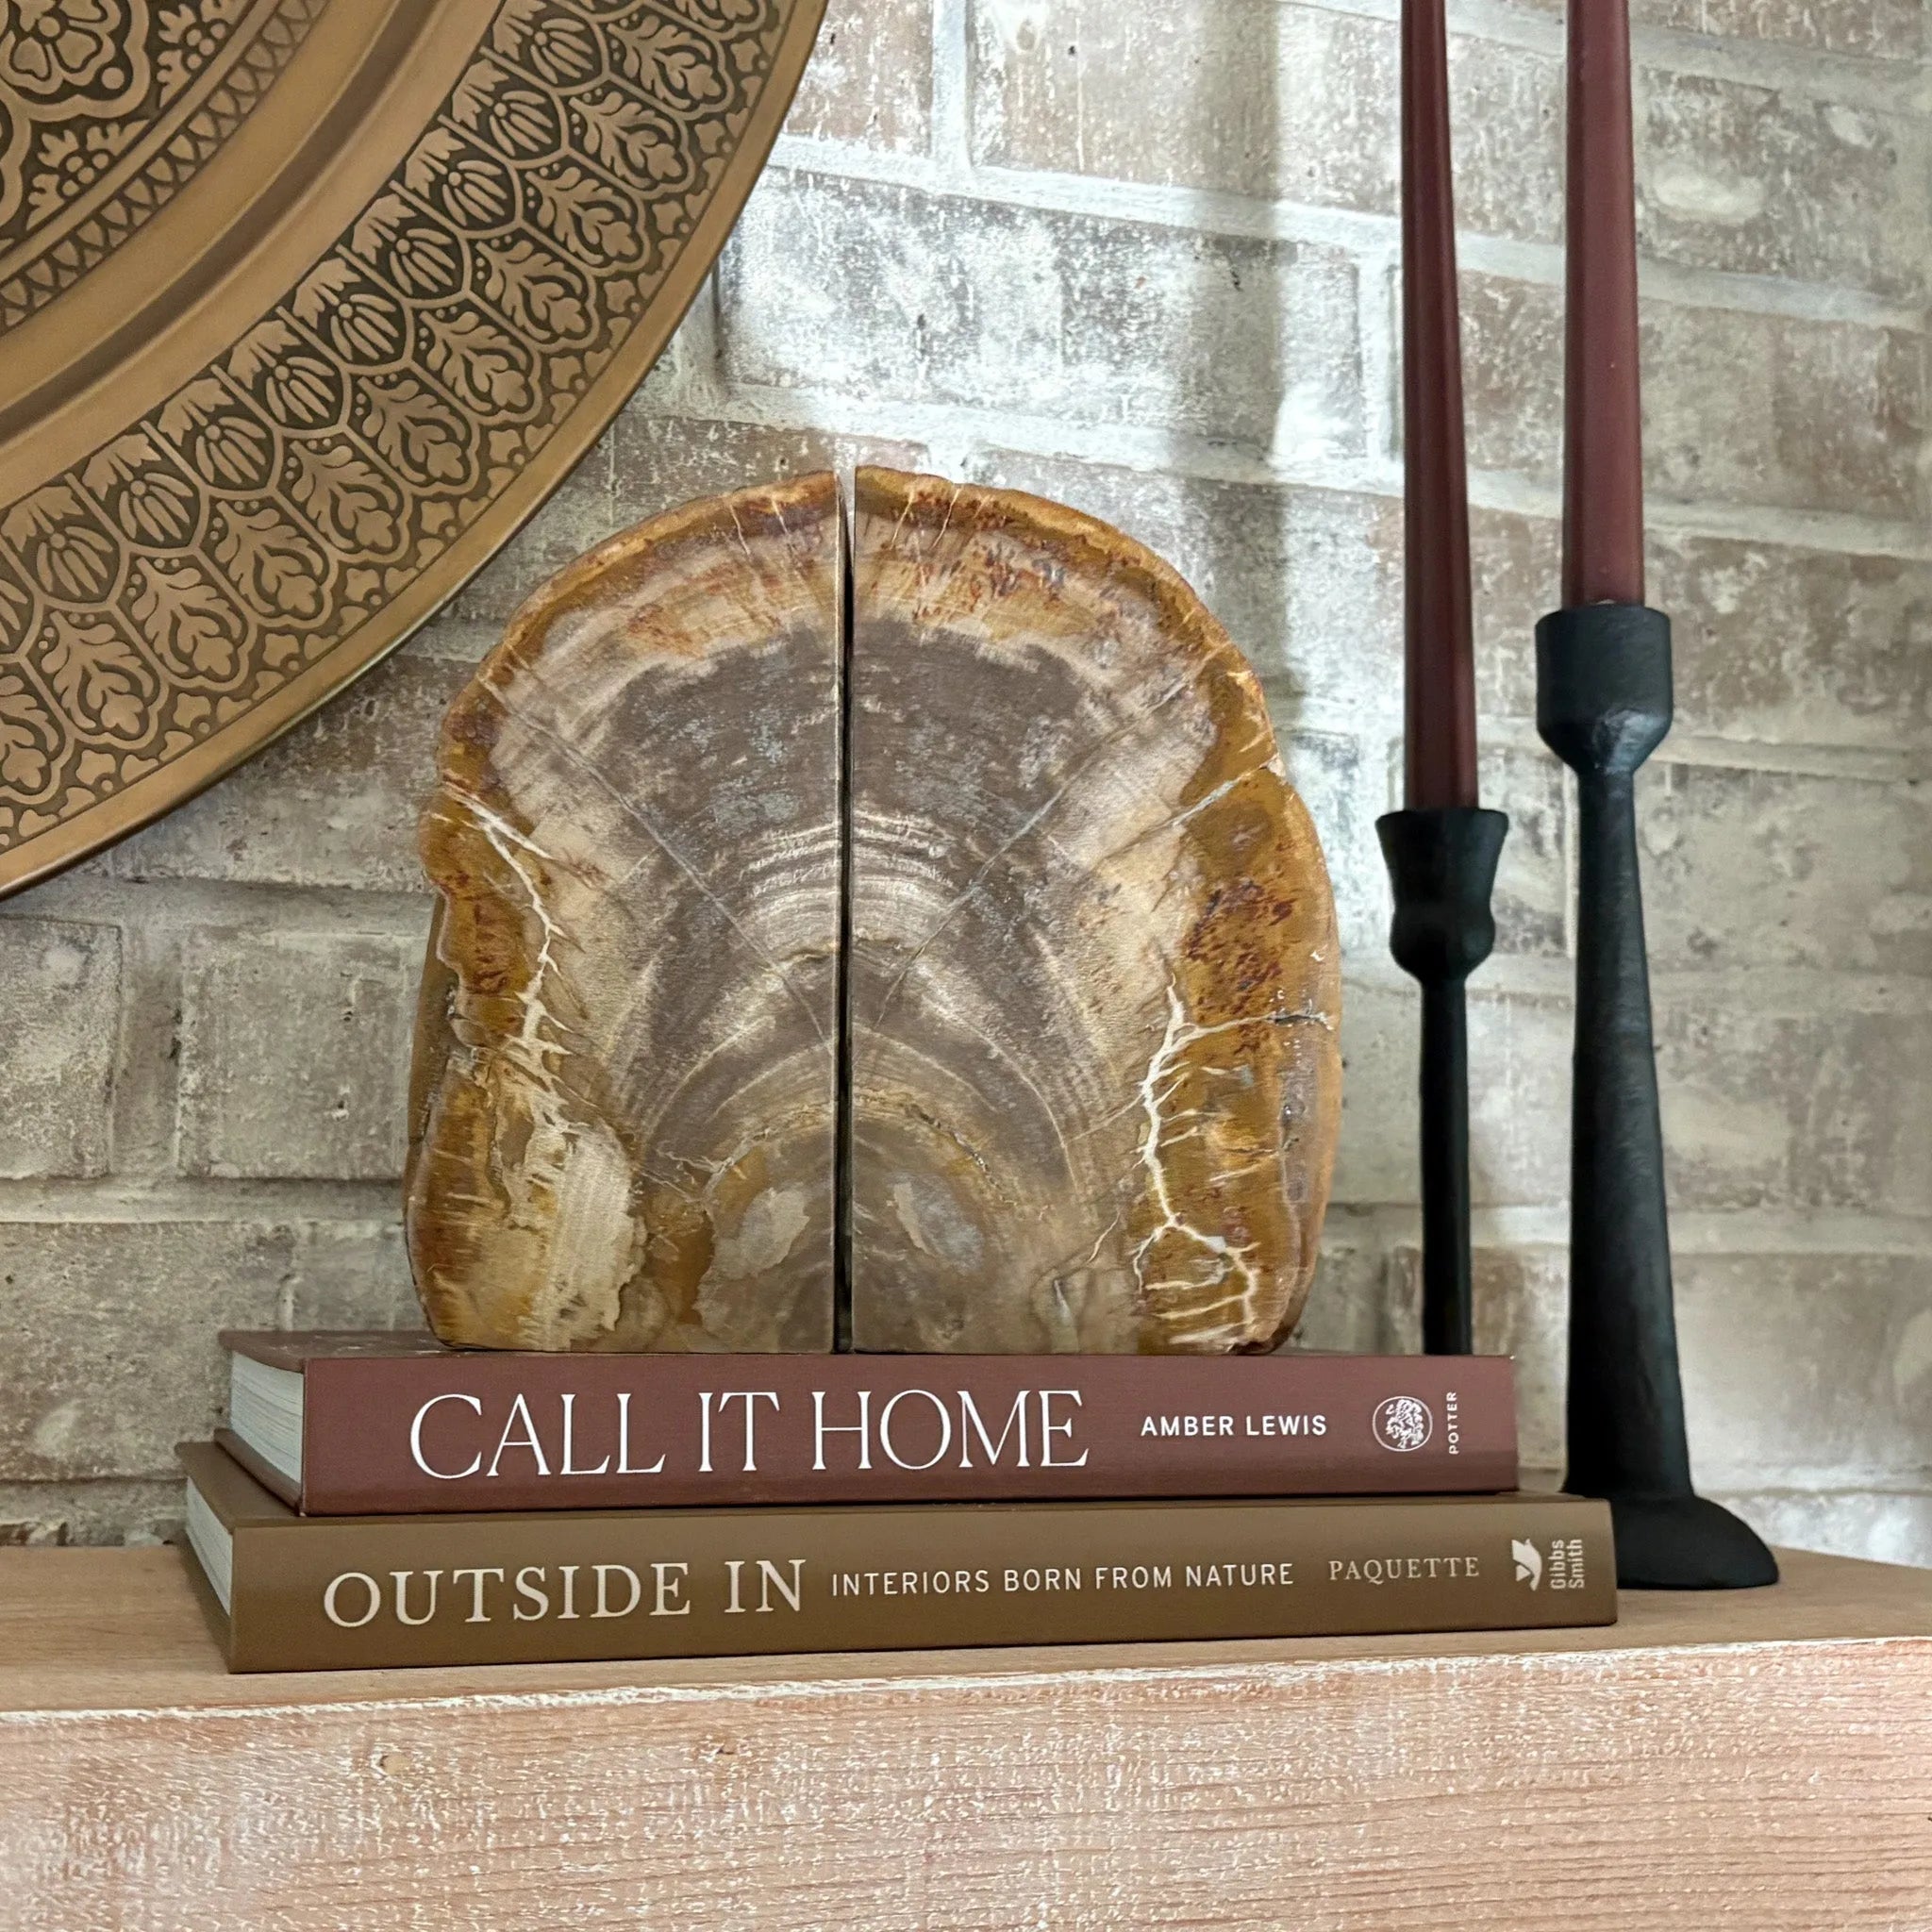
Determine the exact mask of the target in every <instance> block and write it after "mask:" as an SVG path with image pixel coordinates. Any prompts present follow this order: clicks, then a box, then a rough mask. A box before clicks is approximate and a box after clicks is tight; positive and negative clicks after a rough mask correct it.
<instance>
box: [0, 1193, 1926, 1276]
mask: <svg viewBox="0 0 1932 1932" xmlns="http://www.w3.org/2000/svg"><path fill="white" fill-rule="evenodd" d="M401 1213H402V1191H401V1187H400V1185H399V1184H394V1185H392V1184H390V1183H386V1182H374V1181H368V1182H346V1181H320V1180H315V1181H246V1180H234V1181H216V1180H177V1181H175V1182H174V1183H171V1184H168V1185H166V1186H162V1187H156V1188H152V1189H143V1190H133V1189H129V1188H127V1187H126V1186H125V1183H120V1182H116V1181H114V1180H111V1179H104V1180H101V1181H93V1182H89V1181H63V1182H45V1183H30V1182H24V1181H5V1182H0V1227H8V1226H18V1227H27V1226H63V1227H64V1226H73V1227H123V1226H152V1225H180V1224H207V1223H213V1224H224V1225H230V1226H250V1225H263V1224H268V1225H284V1224H314V1225H318V1226H326V1227H329V1228H331V1229H335V1230H338V1231H341V1230H359V1231H362V1232H388V1231H390V1230H391V1229H392V1228H394V1227H395V1226H397V1225H398V1224H399V1222H400V1219H401ZM1568 1213H1569V1209H1568V1207H1567V1204H1566V1203H1565V1202H1564V1201H1562V1200H1561V1199H1557V1198H1552V1199H1549V1200H1543V1201H1524V1202H1507V1203H1494V1204H1483V1205H1478V1206H1477V1207H1476V1208H1474V1211H1473V1214H1472V1235H1473V1238H1474V1241H1475V1242H1476V1244H1477V1245H1478V1246H1480V1247H1498V1248H1511V1249H1517V1250H1522V1249H1528V1248H1562V1247H1565V1246H1567V1245H1568V1242H1569V1222H1568ZM1420 1228H1421V1221H1420V1210H1419V1208H1417V1207H1416V1206H1415V1204H1414V1203H1413V1202H1411V1201H1407V1200H1392V1201H1391V1200H1382V1199H1377V1198H1374V1197H1350V1196H1347V1195H1338V1196H1337V1197H1336V1199H1335V1200H1334V1202H1333V1203H1332V1204H1331V1210H1330V1214H1329V1217H1328V1223H1327V1225H1326V1227H1325V1229H1324V1240H1325V1241H1328V1242H1331V1243H1334V1244H1338V1245H1349V1246H1357V1247H1358V1246H1360V1245H1361V1243H1362V1238H1363V1237H1364V1236H1368V1237H1370V1238H1371V1239H1372V1240H1373V1241H1374V1243H1375V1244H1376V1245H1377V1246H1378V1247H1380V1248H1381V1249H1383V1250H1384V1251H1390V1250H1393V1249H1397V1248H1402V1247H1407V1246H1412V1245H1413V1244H1414V1242H1415V1241H1416V1239H1417V1238H1418V1237H1419V1234H1420ZM1671 1233H1672V1246H1673V1249H1674V1251H1675V1252H1677V1253H1680V1254H1684V1255H1694V1256H1698V1257H1705V1258H1710V1257H1724V1256H1733V1255H1736V1256H1754V1255H1772V1254H1805V1255H1872V1256H1886V1255H1896V1256H1902V1257H1916V1256H1921V1255H1924V1256H1928V1257H1932V1217H1925V1218H1916V1217H1913V1216H1909V1215H1900V1214H1893V1213H1887V1212H1883V1211H1880V1210H1870V1211H1865V1210H1857V1209H1851V1208H1828V1209H1818V1208H1774V1207H1766V1208H1681V1209H1677V1210H1675V1211H1674V1212H1673V1214H1672V1217H1671ZM1927 1294H1928V1297H1932V1279H1928V1282H1927Z"/></svg>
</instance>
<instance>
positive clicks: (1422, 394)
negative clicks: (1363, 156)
mask: <svg viewBox="0 0 1932 1932" xmlns="http://www.w3.org/2000/svg"><path fill="white" fill-rule="evenodd" d="M1442 4H1443V0H1403V7H1402V448H1403V467H1404V476H1405V483H1406V489H1405V492H1404V525H1405V530H1406V548H1407V567H1406V573H1405V575H1406V586H1405V588H1406V592H1407V599H1406V611H1405V618H1406V625H1405V636H1406V661H1405V672H1406V676H1405V683H1404V690H1405V693H1406V698H1407V702H1406V705H1405V738H1404V744H1405V757H1404V773H1403V776H1404V789H1403V802H1404V803H1405V804H1406V805H1407V806H1408V807H1409V808H1410V809H1412V810H1413V809H1418V808H1420V809H1425V810H1426V809H1432V808H1440V807H1443V806H1472V805H1474V803H1475V802H1476V800H1475V658H1474V648H1473V646H1472V643H1471V636H1470V614H1469V613H1470V602H1469V481H1468V475H1467V472H1466V470H1465V468H1464V462H1463V451H1462V344H1461V337H1460V319H1459V308H1458V304H1457V292H1456V198H1455V190H1454V185H1453V180H1452V175H1451V167H1450V158H1449V49H1448V36H1447V33H1446V31H1445V28H1444V26H1443V19H1442Z"/></svg>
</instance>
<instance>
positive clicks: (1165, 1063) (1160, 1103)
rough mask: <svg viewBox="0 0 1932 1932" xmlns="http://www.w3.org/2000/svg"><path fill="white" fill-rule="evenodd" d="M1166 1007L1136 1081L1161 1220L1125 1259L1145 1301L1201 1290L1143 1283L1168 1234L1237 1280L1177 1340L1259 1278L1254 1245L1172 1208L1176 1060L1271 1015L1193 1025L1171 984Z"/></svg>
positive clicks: (1180, 1071) (1171, 1282) (1178, 1282)
mask: <svg viewBox="0 0 1932 1932" xmlns="http://www.w3.org/2000/svg"><path fill="white" fill-rule="evenodd" d="M1167 1008H1168V1012H1167V1028H1166V1031H1165V1032H1164V1033H1163V1034H1162V1035H1161V1039H1160V1044H1159V1045H1158V1046H1157V1047H1156V1048H1155V1049H1154V1055H1153V1058H1151V1059H1149V1060H1148V1062H1147V1071H1146V1073H1145V1074H1143V1075H1142V1076H1141V1108H1142V1110H1143V1111H1144V1112H1145V1114H1146V1116H1147V1137H1146V1139H1145V1140H1144V1141H1142V1142H1141V1167H1142V1169H1143V1170H1144V1171H1145V1173H1146V1174H1147V1179H1148V1183H1149V1185H1150V1187H1151V1188H1152V1190H1153V1193H1154V1202H1155V1205H1156V1207H1158V1208H1159V1209H1160V1219H1159V1221H1158V1223H1156V1224H1155V1225H1154V1226H1153V1227H1152V1228H1151V1229H1150V1230H1149V1231H1148V1233H1147V1234H1146V1235H1145V1236H1143V1237H1142V1239H1141V1241H1140V1243H1139V1245H1138V1246H1137V1247H1136V1248H1135V1249H1134V1252H1133V1254H1132V1256H1131V1257H1129V1258H1130V1264H1131V1266H1132V1268H1133V1271H1134V1279H1135V1281H1136V1282H1138V1283H1139V1284H1140V1288H1141V1293H1142V1294H1143V1295H1148V1296H1152V1295H1155V1294H1158V1293H1159V1292H1160V1291H1162V1290H1164V1289H1181V1290H1191V1289H1193V1288H1196V1287H1198V1286H1199V1285H1200V1284H1198V1283H1196V1282H1191V1281H1187V1280H1182V1279H1179V1278H1173V1279H1161V1280H1156V1281H1150V1280H1148V1278H1147V1275H1146V1272H1145V1271H1146V1264H1147V1258H1148V1256H1149V1254H1150V1253H1151V1252H1152V1250H1153V1248H1154V1247H1155V1245H1156V1244H1157V1243H1158V1241H1162V1240H1164V1239H1165V1238H1166V1237H1167V1236H1169V1235H1175V1236H1178V1237H1179V1238H1180V1239H1181V1240H1182V1241H1190V1242H1191V1243H1193V1245H1194V1246H1196V1247H1198V1248H1200V1249H1201V1250H1203V1251H1204V1252H1205V1253H1207V1254H1209V1255H1212V1256H1213V1257H1215V1258H1216V1259H1217V1260H1219V1261H1220V1262H1221V1263H1222V1270H1221V1276H1220V1278H1221V1279H1222V1280H1223V1281H1225V1280H1227V1279H1228V1278H1229V1276H1230V1274H1238V1275H1239V1276H1240V1278H1241V1287H1240V1289H1239V1290H1235V1291H1230V1292H1228V1293H1227V1294H1224V1295H1221V1296H1218V1297H1216V1299H1215V1300H1214V1301H1213V1302H1211V1303H1209V1304H1208V1306H1207V1307H1203V1308H1200V1309H1197V1310H1196V1311H1195V1313H1194V1320H1193V1322H1192V1324H1191V1328H1190V1330H1178V1329H1177V1330H1175V1331H1174V1333H1175V1338H1176V1339H1182V1338H1183V1337H1187V1336H1189V1335H1190V1334H1191V1332H1205V1328H1206V1325H1207V1324H1206V1319H1205V1318H1206V1317H1207V1316H1208V1315H1210V1314H1211V1313H1212V1312H1213V1311H1214V1310H1215V1309H1216V1308H1219V1307H1224V1306H1226V1305H1227V1304H1229V1303H1235V1302H1239V1301H1240V1300H1241V1299H1242V1297H1243V1296H1245V1295H1248V1294H1251V1293H1253V1292H1254V1291H1255V1290H1256V1289H1257V1288H1258V1287H1259V1285H1260V1280H1261V1277H1260V1273H1259V1271H1258V1270H1257V1268H1256V1267H1255V1264H1254V1262H1253V1261H1252V1260H1250V1259H1249V1257H1250V1256H1251V1255H1253V1253H1254V1252H1255V1243H1254V1242H1252V1241H1250V1242H1247V1243H1245V1244H1244V1245H1242V1246H1239V1247H1237V1246H1236V1245H1235V1243H1234V1242H1232V1241H1229V1240H1228V1238H1227V1237H1226V1236H1225V1235H1224V1234H1217V1233H1209V1232H1208V1231H1206V1230H1205V1229H1202V1228H1198V1227H1195V1226H1194V1225H1193V1224H1191V1222H1188V1221H1185V1220H1183V1219H1182V1218H1181V1215H1180V1213H1179V1212H1178V1210H1177V1209H1176V1208H1175V1207H1174V1193H1173V1191H1172V1189H1171V1188H1170V1187H1169V1185H1168V1176H1167V1163H1166V1160H1165V1158H1164V1156H1163V1149H1164V1147H1165V1146H1166V1145H1167V1144H1168V1141H1169V1133H1168V1130H1169V1128H1170V1127H1171V1126H1173V1125H1174V1124H1175V1122H1176V1121H1179V1120H1184V1119H1186V1118H1187V1116H1186V1115H1170V1114H1169V1112H1168V1110H1167V1109H1168V1107H1169V1105H1170V1103H1171V1102H1172V1101H1173V1099H1174V1092H1175V1090H1176V1089H1177V1088H1178V1086H1179V1084H1180V1082H1181V1081H1182V1080H1183V1079H1185V1078H1186V1076H1187V1074H1189V1073H1190V1072H1191V1071H1192V1069H1191V1068H1188V1067H1185V1066H1181V1065H1179V1064H1178V1061H1179V1058H1180V1056H1181V1055H1182V1054H1183V1053H1185V1052H1186V1051H1187V1050H1188V1048H1189V1047H1191V1046H1192V1045H1194V1044H1195V1043H1196V1042H1197V1041H1203V1040H1211V1039H1212V1038H1213V1037H1214V1036H1215V1035H1216V1034H1221V1033H1233V1032H1237V1031H1239V1030H1240V1029H1241V1028H1242V1027H1246V1026H1256V1025H1266V1024H1269V1023H1270V1019H1271V1017H1272V1016H1270V1015H1267V1014H1254V1015H1250V1016H1249V1017H1247V1018H1244V1019H1240V1020H1224V1021H1223V1022H1222V1023H1221V1024H1219V1025H1216V1026H1197V1025H1195V1024H1193V1022H1191V1020H1190V1019H1189V1018H1188V1011H1187V1008H1186V1007H1185V1006H1184V1005H1183V1004H1182V1002H1181V996H1180V994H1179V992H1178V991H1176V990H1175V989H1174V987H1173V986H1172V985H1170V986H1169V987H1168V989H1167ZM1189 1131H1190V1132H1193V1131H1197V1130H1195V1129H1190V1130H1189Z"/></svg>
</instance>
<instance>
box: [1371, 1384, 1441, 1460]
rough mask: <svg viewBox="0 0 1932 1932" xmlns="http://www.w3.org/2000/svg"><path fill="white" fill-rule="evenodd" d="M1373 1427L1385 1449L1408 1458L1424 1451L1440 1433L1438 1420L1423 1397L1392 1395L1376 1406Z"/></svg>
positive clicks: (1372, 1419)
mask: <svg viewBox="0 0 1932 1932" xmlns="http://www.w3.org/2000/svg"><path fill="white" fill-rule="evenodd" d="M1369 1426H1370V1427H1371V1428H1372V1429H1373V1430H1374V1435H1375V1441H1378V1442H1379V1443H1381V1445H1382V1446H1383V1448H1385V1449H1393V1450H1394V1451H1395V1452H1396V1453H1397V1454H1398V1455H1401V1456H1406V1455H1407V1454H1408V1453H1409V1451H1411V1450H1413V1449H1420V1448H1421V1447H1422V1446H1423V1444H1424V1442H1426V1441H1428V1440H1429V1438H1430V1437H1431V1436H1433V1435H1434V1434H1435V1433H1436V1418H1435V1414H1434V1412H1433V1411H1432V1410H1431V1409H1430V1407H1429V1405H1428V1404H1427V1403H1426V1402H1424V1401H1423V1400H1422V1398H1421V1397H1420V1396H1416V1395H1391V1396H1390V1397H1389V1399H1388V1400H1387V1401H1386V1402H1379V1403H1377V1404H1376V1405H1375V1412H1374V1415H1373V1416H1372V1417H1371V1418H1370V1419H1369Z"/></svg>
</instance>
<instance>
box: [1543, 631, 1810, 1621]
mask: <svg viewBox="0 0 1932 1932" xmlns="http://www.w3.org/2000/svg"><path fill="white" fill-rule="evenodd" d="M1536 646H1537V651H1536V655H1537V729H1538V731H1539V732H1540V733H1541V736H1542V740H1543V742H1544V743H1545V744H1547V745H1548V746H1549V747H1550V749H1551V750H1552V751H1553V752H1555V753H1556V754H1557V757H1558V758H1561V759H1562V760H1563V762H1564V763H1565V764H1566V765H1568V766H1569V767H1570V769H1571V770H1572V771H1573V772H1574V773H1575V774H1576V791H1577V806H1578V812H1579V820H1580V824H1579V841H1580V859H1581V865H1580V873H1579V877H1578V884H1577V924H1576V1054H1575V1091H1574V1100H1573V1103H1572V1116H1571V1181H1570V1398H1569V1413H1568V1453H1569V1464H1570V1467H1569V1472H1568V1474H1567V1476H1566V1478H1565V1484H1566V1487H1567V1488H1569V1489H1571V1490H1573V1491H1576V1492H1577V1493H1579V1494H1581V1495H1586V1496H1603V1497H1606V1498H1607V1500H1608V1502H1609V1505H1610V1514H1611V1516H1612V1518H1613V1520H1614V1522H1615V1524H1616V1533H1617V1581H1618V1582H1619V1584H1621V1585H1622V1586H1623V1587H1624V1588H1625V1589H1628V1590H1747V1589H1751V1588H1754V1587H1756V1586H1757V1585H1759V1584H1766V1583H1775V1582H1776V1581H1777V1563H1776V1561H1775V1559H1774V1557H1773V1556H1772V1554H1771V1552H1770V1550H1768V1549H1767V1548H1766V1547H1765V1545H1764V1543H1763V1542H1762V1541H1760V1540H1759V1538H1758V1537H1757V1534H1756V1532H1755V1531H1753V1530H1752V1529H1751V1528H1750V1527H1749V1526H1748V1525H1747V1524H1744V1523H1742V1522H1741V1521H1740V1519H1739V1518H1737V1517H1736V1516H1734V1515H1732V1514H1731V1512H1730V1511H1729V1510H1728V1509H1725V1508H1724V1507H1721V1506H1720V1505H1718V1504H1716V1503H1712V1502H1709V1501H1707V1499H1706V1498H1704V1497H1702V1496H1699V1495H1698V1494H1697V1492H1696V1491H1695V1490H1694V1489H1693V1488H1692V1486H1691V1449H1690V1443H1689V1440H1688V1438H1687V1437H1686V1435H1685V1430H1684V1391H1683V1383H1682V1380H1681V1378H1680V1375H1679V1373H1678V1366H1677V1324H1676V1314H1675V1310H1674V1305H1673V1298H1672V1289H1671V1236H1670V1222H1669V1218H1668V1210H1667V1208H1666V1205H1665V1200H1664V1158H1663V1127H1662V1123H1661V1120H1660V1119H1659V1116H1658V1112H1657V1054H1656V1048H1655V1045H1654V1043H1653V1040H1652V1035H1651V1016H1650V968H1649V964H1648V961H1647V958H1646V956H1645V952H1644V942H1643V893H1642V884H1641V879H1640V877H1639V874H1638V864H1637V814H1636V803H1635V792H1634V780H1635V778H1636V774H1637V770H1638V767H1639V766H1641V764H1642V763H1643V761H1644V759H1645V758H1648V757H1649V756H1650V755H1651V753H1652V752H1653V751H1655V750H1656V749H1657V746H1658V745H1659V744H1660V743H1661V742H1662V741H1663V738H1664V734H1665V733H1666V732H1667V731H1669V730H1670V728H1671V623H1670V619H1669V618H1667V617H1665V616H1664V615H1663V614H1662V612H1660V611H1657V610H1651V609H1647V608H1645V607H1644V606H1642V605H1641V604H1587V605H1582V606H1578V607H1575V608H1571V609H1567V610H1558V611H1556V612H1555V613H1554V614H1552V615H1551V616H1548V617H1545V618H1544V619H1543V620H1542V622H1541V624H1539V625H1537V630H1536Z"/></svg>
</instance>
